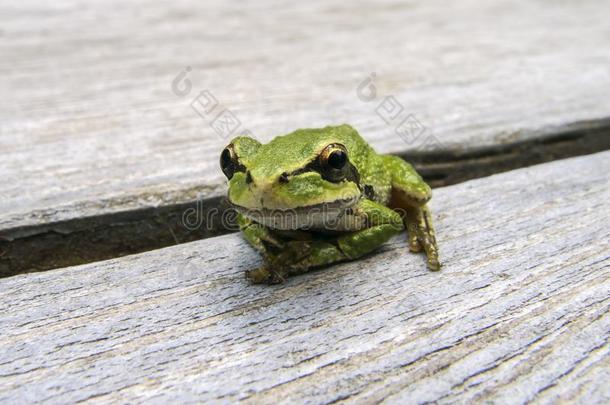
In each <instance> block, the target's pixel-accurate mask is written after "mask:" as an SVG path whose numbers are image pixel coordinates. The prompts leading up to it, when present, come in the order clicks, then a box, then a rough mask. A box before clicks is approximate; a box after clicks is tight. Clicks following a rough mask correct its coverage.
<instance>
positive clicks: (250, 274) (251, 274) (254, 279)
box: [246, 267, 271, 284]
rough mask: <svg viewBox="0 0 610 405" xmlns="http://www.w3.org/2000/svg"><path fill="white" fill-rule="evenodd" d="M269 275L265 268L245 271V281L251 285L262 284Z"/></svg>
mask: <svg viewBox="0 0 610 405" xmlns="http://www.w3.org/2000/svg"><path fill="white" fill-rule="evenodd" d="M270 277H271V274H270V273H269V271H268V270H267V269H266V268H265V267H259V268H256V269H254V270H246V279H248V281H250V282H251V283H252V284H262V283H265V282H267V280H268V279H269V278H270Z"/></svg>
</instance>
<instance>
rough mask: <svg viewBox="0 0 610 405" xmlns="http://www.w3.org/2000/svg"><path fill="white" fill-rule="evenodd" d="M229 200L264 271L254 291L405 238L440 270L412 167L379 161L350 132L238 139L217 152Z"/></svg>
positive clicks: (390, 159) (257, 272)
mask: <svg viewBox="0 0 610 405" xmlns="http://www.w3.org/2000/svg"><path fill="white" fill-rule="evenodd" d="M220 166H221V169H222V171H223V173H224V174H225V176H226V177H227V178H228V180H229V192H228V199H229V201H230V202H231V204H232V205H233V206H234V207H235V209H236V210H237V211H238V223H239V226H240V229H241V230H242V232H243V235H244V237H245V239H246V240H247V241H248V242H249V243H250V244H251V245H252V246H253V247H254V248H255V249H256V250H258V251H259V252H260V253H261V254H262V256H263V260H264V264H263V265H262V266H261V267H259V268H256V269H253V270H249V271H247V272H246V277H247V278H248V279H249V280H250V281H251V282H252V283H256V284H258V283H269V284H275V283H281V282H282V281H284V280H285V279H286V278H287V277H289V276H292V275H296V274H301V273H304V272H307V271H308V270H310V269H313V268H317V267H321V266H326V265H329V264H331V263H337V262H342V261H347V260H354V259H357V258H359V257H362V256H364V255H366V254H368V253H370V252H372V251H373V250H375V249H376V248H377V247H379V246H380V245H382V244H383V243H385V242H386V241H387V240H388V239H390V238H391V237H392V236H394V235H396V234H398V233H400V232H405V231H406V233H407V238H408V246H409V249H410V251H411V252H420V251H422V250H423V251H424V252H425V254H426V256H427V264H428V268H429V269H430V270H439V269H440V267H441V264H440V262H439V259H438V248H437V244H436V237H435V233H434V228H433V225H432V216H431V214H430V211H429V210H428V207H427V205H426V204H427V203H428V201H429V200H430V198H431V196H432V193H431V190H430V187H429V186H428V185H427V184H426V183H425V182H424V181H423V180H422V178H421V176H420V175H419V174H418V173H417V172H416V171H415V169H413V167H412V166H411V165H410V164H409V163H407V162H405V161H404V160H402V159H401V158H399V157H397V156H392V155H381V154H377V153H376V152H375V151H374V150H373V148H372V147H371V146H370V145H369V144H368V143H367V142H366V141H365V140H364V139H363V138H362V137H361V136H360V135H359V134H358V132H357V131H356V130H355V129H354V128H352V127H351V126H349V125H340V126H327V127H325V128H315V129H300V130H297V131H294V132H292V133H290V134H287V135H283V136H278V137H276V138H274V139H273V140H272V141H270V142H269V143H267V144H261V143H260V142H258V141H257V140H255V139H253V138H250V137H246V136H240V137H237V138H235V139H233V140H232V141H231V142H230V143H229V145H228V146H227V147H226V148H225V149H224V150H223V151H222V153H221V156H220Z"/></svg>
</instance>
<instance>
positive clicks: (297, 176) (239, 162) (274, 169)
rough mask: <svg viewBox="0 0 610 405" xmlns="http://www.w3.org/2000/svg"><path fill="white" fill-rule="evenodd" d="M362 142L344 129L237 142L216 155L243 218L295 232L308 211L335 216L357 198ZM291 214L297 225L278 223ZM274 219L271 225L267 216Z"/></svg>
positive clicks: (303, 132)
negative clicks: (264, 141) (244, 216)
mask: <svg viewBox="0 0 610 405" xmlns="http://www.w3.org/2000/svg"><path fill="white" fill-rule="evenodd" d="M366 148H367V146H366V143H364V141H363V140H362V138H360V136H359V135H358V133H357V132H356V131H355V130H354V129H353V128H351V127H349V126H347V125H342V126H339V127H326V128H321V129H305V130H298V131H295V132H292V133H290V134H288V135H284V136H280V137H277V138H275V139H274V140H272V141H271V142H269V143H268V144H264V145H263V144H260V143H259V142H258V141H256V140H255V139H252V138H249V137H238V138H235V139H233V140H232V141H231V143H229V145H228V146H227V147H226V148H225V149H224V150H223V152H222V154H221V156H220V166H221V168H222V171H223V173H224V174H225V175H226V176H227V178H228V179H229V200H230V202H231V203H232V204H233V205H234V206H235V207H236V208H237V209H238V210H239V211H241V212H242V213H244V214H245V215H246V216H248V217H250V218H252V219H254V220H255V221H257V222H261V223H264V224H265V225H268V226H272V227H276V228H287V229H288V228H294V227H298V226H299V224H302V223H303V221H304V220H306V219H308V218H307V217H308V216H310V215H311V212H312V211H313V210H327V211H328V212H338V210H346V209H348V208H350V207H351V206H353V205H354V204H356V203H357V202H358V200H359V198H360V196H361V190H360V185H359V180H360V179H359V174H358V170H357V168H356V165H355V161H356V160H358V159H359V157H361V156H362V155H363V153H364V152H365V151H363V150H362V149H366ZM287 212H290V215H292V219H293V220H294V219H295V216H296V217H298V219H297V222H298V224H296V225H295V224H294V223H292V224H291V225H281V224H278V223H277V218H278V214H279V215H280V216H281V215H282V213H287ZM271 215H273V216H274V218H275V219H274V220H273V221H272V220H270V219H269V218H268V217H270V216H271Z"/></svg>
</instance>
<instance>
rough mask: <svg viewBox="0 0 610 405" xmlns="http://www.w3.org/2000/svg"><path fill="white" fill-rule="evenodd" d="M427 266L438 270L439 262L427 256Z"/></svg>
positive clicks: (432, 269)
mask: <svg viewBox="0 0 610 405" xmlns="http://www.w3.org/2000/svg"><path fill="white" fill-rule="evenodd" d="M428 268H429V269H430V270H431V271H439V270H440V269H441V262H439V261H438V259H437V258H429V259H428Z"/></svg>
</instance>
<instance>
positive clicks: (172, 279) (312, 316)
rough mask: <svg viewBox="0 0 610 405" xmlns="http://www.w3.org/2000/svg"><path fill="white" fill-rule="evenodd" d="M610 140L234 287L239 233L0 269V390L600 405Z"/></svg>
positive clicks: (250, 255) (239, 269)
mask: <svg viewBox="0 0 610 405" xmlns="http://www.w3.org/2000/svg"><path fill="white" fill-rule="evenodd" d="M609 181H610V152H604V153H600V154H596V155H591V156H586V157H581V158H574V159H569V160H563V161H558V162H553V163H549V164H545V165H540V166H534V167H531V168H527V169H521V170H517V171H513V172H508V173H504V174H500V175H495V176H492V177H488V178H484V179H479V180H474V181H470V182H466V183H462V184H459V185H456V186H451V187H447V188H441V189H438V190H437V192H436V195H435V197H434V199H433V203H432V208H433V210H434V213H435V220H436V224H437V225H436V226H437V231H438V239H439V245H440V247H441V253H442V257H443V258H444V264H445V266H444V268H443V270H442V271H441V272H438V273H432V272H428V271H427V270H426V269H425V265H424V258H423V257H422V256H417V255H413V254H410V253H408V252H407V249H406V244H405V241H404V240H403V239H404V238H396V239H394V240H393V241H391V242H390V243H388V244H387V245H386V246H385V247H384V248H383V249H381V251H379V252H378V253H376V254H374V255H371V256H369V257H367V258H365V259H363V260H360V261H357V262H353V263H346V264H342V265H337V266H333V267H332V268H328V269H325V270H321V271H317V272H314V273H310V274H308V275H305V276H301V277H296V278H293V279H290V280H289V281H288V282H287V283H286V284H284V285H280V286H273V287H267V286H248V285H247V284H246V281H245V280H244V278H243V272H244V270H246V269H249V268H252V267H253V266H256V265H257V264H258V263H259V258H258V256H257V255H256V254H255V253H254V252H253V251H252V250H251V249H250V248H248V247H247V246H246V244H245V243H244V242H243V241H242V240H241V239H240V238H239V237H238V236H237V235H227V236H223V237H218V238H211V239H207V240H203V241H199V242H194V243H191V244H184V245H179V246H175V247H172V248H167V249H164V250H161V251H156V252H150V253H147V254H143V255H138V256H129V257H125V258H122V259H117V260H112V261H107V262H103V263H97V264H92V265H86V266H81V267H75V268H69V269H62V270H54V271H49V272H45V273H37V274H27V275H21V276H15V277H10V278H6V279H2V280H0V314H2V315H1V316H0V329H1V330H2V334H1V335H0V401H1V402H17V400H19V402H22V401H23V400H25V401H26V402H53V403H65V402H72V401H79V400H84V399H96V400H98V401H110V400H118V401H122V402H133V403H138V402H144V401H146V400H150V399H155V400H158V401H161V400H162V399H163V400H168V399H173V400H180V402H199V401H205V400H207V401H210V400H217V401H226V402H228V401H232V400H236V399H244V400H247V401H249V402H251V403H277V402H289V401H295V402H305V401H307V402H312V403H320V402H332V401H340V400H343V401H345V402H376V401H379V400H381V399H387V400H390V401H393V402H400V403H402V401H399V400H404V399H409V400H410V401H411V402H423V401H440V402H453V401H459V402H467V401H470V400H474V401H478V402H481V401H487V400H490V401H494V402H497V403H521V402H525V401H527V400H533V399H535V400H537V401H538V402H540V403H550V402H555V401H557V400H559V399H563V400H568V401H570V402H582V403H584V402H586V403H603V402H606V403H607V401H608V399H609V398H610V392H609V389H608V384H607V383H608V381H609V377H610V375H609V373H610V356H609V350H608V349H609V345H608V339H609V338H610V313H609V311H608V309H609V306H610V226H609V225H610V224H609V221H608V213H609V212H610V203H609V201H610V188H609V187H608V184H609Z"/></svg>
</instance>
